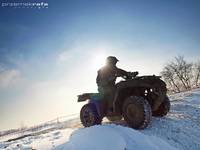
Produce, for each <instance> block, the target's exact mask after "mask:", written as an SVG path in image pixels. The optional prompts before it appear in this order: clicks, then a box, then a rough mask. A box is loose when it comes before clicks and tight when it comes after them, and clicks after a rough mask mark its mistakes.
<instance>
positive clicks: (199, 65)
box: [194, 60, 200, 87]
mask: <svg viewBox="0 0 200 150" xmlns="http://www.w3.org/2000/svg"><path fill="white" fill-rule="evenodd" d="M199 80H200V60H199V61H197V62H196V63H195V64H194V84H195V86H196V87H197V86H199Z"/></svg>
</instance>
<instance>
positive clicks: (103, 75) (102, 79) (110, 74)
mask: <svg viewBox="0 0 200 150" xmlns="http://www.w3.org/2000/svg"><path fill="white" fill-rule="evenodd" d="M122 76H127V72H126V71H125V70H122V69H120V68H117V66H109V65H106V66H104V67H102V68H101V69H99V70H98V75H97V78H96V83H97V85H98V87H99V86H100V87H110V86H114V85H115V81H116V78H117V77H122Z"/></svg>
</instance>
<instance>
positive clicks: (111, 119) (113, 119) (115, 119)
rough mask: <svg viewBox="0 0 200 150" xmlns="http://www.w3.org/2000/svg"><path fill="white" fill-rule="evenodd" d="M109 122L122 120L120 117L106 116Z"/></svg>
mask: <svg viewBox="0 0 200 150" xmlns="http://www.w3.org/2000/svg"><path fill="white" fill-rule="evenodd" d="M106 118H107V119H108V120H109V121H119V120H121V119H122V116H112V117H111V116H107V117H106Z"/></svg>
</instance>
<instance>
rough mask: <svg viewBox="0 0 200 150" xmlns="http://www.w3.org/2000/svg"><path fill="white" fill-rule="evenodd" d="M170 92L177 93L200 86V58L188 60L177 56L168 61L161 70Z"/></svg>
mask: <svg viewBox="0 0 200 150" xmlns="http://www.w3.org/2000/svg"><path fill="white" fill-rule="evenodd" d="M161 76H162V78H163V79H164V81H165V82H166V84H167V87H168V90H169V92H173V93H177V92H181V91H185V90H190V89H192V88H195V87H199V86H200V60H198V61H196V62H187V61H186V60H185V58H184V56H177V57H175V58H174V59H173V60H172V61H170V62H169V63H167V64H166V65H165V66H164V67H163V69H162V72H161Z"/></svg>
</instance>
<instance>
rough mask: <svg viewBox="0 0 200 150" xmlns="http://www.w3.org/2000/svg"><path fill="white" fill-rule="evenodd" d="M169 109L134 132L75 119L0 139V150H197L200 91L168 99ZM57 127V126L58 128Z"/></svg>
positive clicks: (199, 126)
mask: <svg viewBox="0 0 200 150" xmlns="http://www.w3.org/2000/svg"><path fill="white" fill-rule="evenodd" d="M170 100H171V104H172V107H171V110H170V112H169V114H168V115H167V116H165V117H163V118H155V117H153V119H152V123H151V124H150V126H149V127H148V128H146V129H144V130H139V131H137V130H134V129H131V128H128V127H124V126H122V124H121V125H115V124H109V123H108V122H106V121H105V122H104V123H103V125H101V126H93V127H90V128H83V127H82V126H81V125H80V121H79V119H77V118H74V120H73V121H72V120H70V121H68V122H65V123H62V124H60V125H59V128H58V127H54V128H52V129H51V130H48V131H47V132H43V133H42V132H41V133H40V134H32V135H30V136H26V137H24V138H21V139H16V140H12V141H10V142H8V141H7V139H8V137H6V138H4V137H1V138H0V149H6V150H10V149H14V150H18V149H20V150H21V149H26V150H28V149H39V150H40V149H41V150H43V149H44V150H45V149H55V150H104V149H105V150H107V149H113V150H133V149H137V150H160V149H162V150H175V149H179V150H199V149H200V138H199V137H200V125H199V124H200V89H196V90H192V91H189V92H183V93H179V94H174V95H172V96H170ZM57 126H58V125H57Z"/></svg>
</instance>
